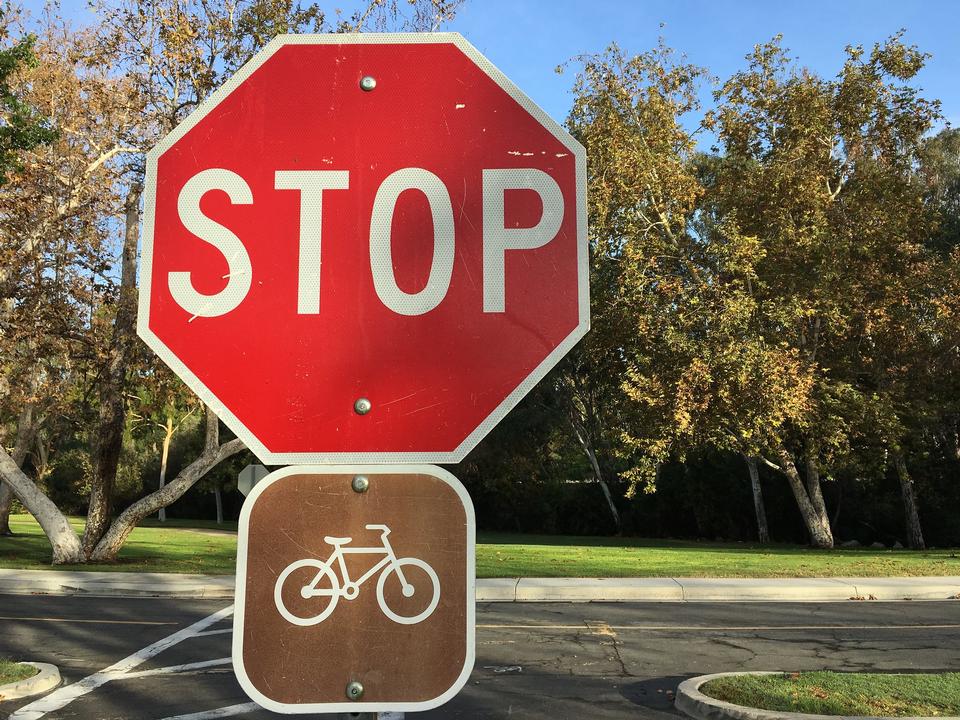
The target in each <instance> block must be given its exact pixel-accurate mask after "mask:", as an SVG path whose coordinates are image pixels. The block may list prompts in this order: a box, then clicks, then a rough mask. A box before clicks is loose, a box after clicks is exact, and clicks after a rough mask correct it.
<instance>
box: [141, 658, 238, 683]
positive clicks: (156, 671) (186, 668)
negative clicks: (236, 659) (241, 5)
mask: <svg viewBox="0 0 960 720" xmlns="http://www.w3.org/2000/svg"><path fill="white" fill-rule="evenodd" d="M230 662H231V660H230V658H228V657H225V658H217V659H216V660H201V661H200V662H192V663H185V664H183V665H168V666H167V667H162V668H152V669H150V670H141V671H140V672H133V673H124V675H123V679H124V680H130V679H132V678H142V677H149V676H150V675H173V674H175V673H183V672H190V671H191V670H204V669H206V668H211V667H217V666H218V665H229V664H230Z"/></svg>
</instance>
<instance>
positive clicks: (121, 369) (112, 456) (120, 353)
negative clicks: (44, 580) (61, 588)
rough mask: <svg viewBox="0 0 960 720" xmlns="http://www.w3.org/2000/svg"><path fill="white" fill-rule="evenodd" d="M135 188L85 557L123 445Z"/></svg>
mask: <svg viewBox="0 0 960 720" xmlns="http://www.w3.org/2000/svg"><path fill="white" fill-rule="evenodd" d="M140 190H141V187H140V185H139V183H134V184H133V185H132V186H131V187H130V191H129V192H128V193H127V200H126V219H125V228H124V238H123V257H122V264H121V271H120V296H119V299H118V300H117V316H116V318H115V320H114V323H113V336H112V339H111V347H110V353H109V360H108V365H107V372H106V373H104V376H103V378H102V380H101V382H100V392H99V402H100V408H99V417H98V422H97V427H96V429H95V433H94V441H93V452H92V453H91V460H92V466H93V467H92V478H91V489H90V504H89V507H88V509H87V524H86V527H84V531H83V550H84V553H85V554H87V555H88V556H89V554H90V553H92V552H93V549H94V547H96V545H97V543H98V542H99V540H100V538H102V537H103V534H104V533H105V532H106V530H107V527H108V526H109V524H110V515H111V512H112V510H113V489H114V484H115V483H116V479H117V466H118V465H119V464H120V451H121V449H122V447H123V429H124V425H125V421H126V412H125V411H126V408H125V407H124V389H125V386H126V379H127V369H128V368H129V366H130V365H131V360H132V356H133V350H134V348H135V347H136V345H135V343H136V332H135V331H136V326H135V323H136V308H137V289H136V275H137V238H138V233H139V227H140Z"/></svg>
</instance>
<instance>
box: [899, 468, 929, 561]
mask: <svg viewBox="0 0 960 720" xmlns="http://www.w3.org/2000/svg"><path fill="white" fill-rule="evenodd" d="M893 464H894V465H895V466H896V468H897V477H898V478H899V479H900V497H901V498H902V499H903V519H904V521H905V523H906V526H907V547H909V548H910V549H912V550H923V549H925V548H926V545H925V544H924V542H923V530H922V528H921V527H920V514H919V513H918V512H917V496H916V491H915V489H914V487H913V478H912V477H910V473H909V472H908V471H907V461H906V459H905V458H904V457H903V453H900V452H896V453H894V455H893Z"/></svg>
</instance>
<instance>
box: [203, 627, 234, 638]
mask: <svg viewBox="0 0 960 720" xmlns="http://www.w3.org/2000/svg"><path fill="white" fill-rule="evenodd" d="M232 632H233V628H223V629H222V630H207V631H206V632H199V633H197V634H196V635H194V637H206V636H207V635H225V634H226V633H232Z"/></svg>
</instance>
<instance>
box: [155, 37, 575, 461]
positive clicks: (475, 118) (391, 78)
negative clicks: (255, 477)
mask: <svg viewBox="0 0 960 720" xmlns="http://www.w3.org/2000/svg"><path fill="white" fill-rule="evenodd" d="M585 175H586V159H585V153H584V150H583V148H582V147H581V146H580V145H579V144H578V143H577V142H576V141H575V140H573V138H571V137H570V136H569V135H568V134H567V133H566V132H565V131H564V130H563V129H562V128H561V127H560V126H559V125H558V124H557V123H556V122H554V121H553V120H551V119H550V118H549V117H548V116H547V115H546V114H545V113H544V112H543V111H542V110H540V109H539V108H538V107H537V106H536V105H535V104H534V103H533V102H532V101H531V100H530V99H529V98H527V97H526V96H525V95H524V94H523V93H521V92H520V91H519V90H518V89H517V88H516V87H515V86H514V85H513V84H512V83H511V82H510V81H509V80H508V79H507V78H506V77H505V76H504V75H503V74H502V73H500V72H499V71H498V70H497V69H496V68H495V67H493V65H491V64H490V62H489V61H487V60H486V59H485V58H484V57H483V56H482V55H481V54H480V53H479V52H478V51H477V50H476V49H475V48H473V47H472V46H471V45H470V44H469V43H467V42H466V41H465V40H464V39H463V38H462V37H460V36H459V35H457V34H447V33H443V34H431V35H403V34H399V35H393V34H391V35H298V36H283V37H279V38H277V39H275V40H274V41H272V42H271V43H270V44H269V45H268V46H267V47H266V48H265V49H264V50H263V51H262V52H261V53H260V54H258V55H257V56H256V57H255V58H254V59H253V60H251V61H250V63H248V64H247V65H246V66H245V67H244V68H243V69H242V70H241V71H240V72H238V73H237V74H236V75H235V76H234V77H232V78H231V79H230V80H229V81H228V82H227V83H226V84H225V85H224V86H223V87H222V88H221V89H220V90H219V91H217V92H216V93H215V94H214V95H213V96H212V97H211V98H210V100H208V101H207V102H206V103H205V104H204V105H203V106H202V107H200V108H199V109H198V110H197V111H196V112H194V113H193V114H192V115H191V116H190V117H189V118H187V120H186V121H184V122H183V123H182V124H181V125H180V126H179V127H177V128H176V130H174V132H173V133H171V134H170V135H169V136H168V137H166V138H165V139H164V140H163V141H162V142H161V143H160V144H159V145H158V146H157V147H156V148H154V149H153V150H152V151H151V152H150V154H149V156H148V166H147V190H146V195H145V221H144V230H143V252H142V269H141V291H140V314H139V322H138V332H139V334H140V336H141V337H142V338H143V339H144V340H145V341H146V342H147V344H148V345H150V347H151V348H153V350H154V351H155V352H157V354H158V355H159V356H160V357H161V358H162V359H163V360H164V361H165V362H166V363H167V364H169V365H170V366H171V368H173V370H174V371H175V372H176V373H177V374H178V375H180V377H181V378H183V379H184V381H185V382H186V383H187V384H188V385H189V386H190V387H191V388H192V389H193V391H194V392H196V393H197V394H198V395H199V396H200V397H201V398H202V399H203V400H204V401H206V402H207V403H208V404H209V405H210V406H211V407H212V408H213V409H214V410H215V411H216V412H217V413H218V414H219V415H220V417H221V418H222V419H223V420H224V421H225V422H226V423H227V424H228V425H229V426H230V427H231V428H232V429H233V430H234V431H235V432H236V433H237V435H238V436H239V437H240V438H241V439H242V440H244V442H245V443H246V444H247V445H248V447H250V449H251V450H253V451H254V452H255V453H256V454H257V455H258V456H259V457H260V458H261V459H262V460H263V461H264V462H265V463H268V464H293V463H307V462H321V463H322V462H456V461H459V460H460V459H462V458H463V456H464V455H466V453H467V452H469V451H470V449H471V448H473V446H474V445H476V443H477V442H478V441H479V440H480V439H481V438H482V437H483V436H484V435H485V434H486V433H487V432H488V431H489V430H490V429H491V428H492V427H493V426H494V425H495V424H496V423H497V422H498V421H499V420H500V419H501V418H502V417H503V416H504V415H505V414H506V413H507V412H508V411H509V410H510V409H511V408H512V407H513V406H514V405H515V404H516V403H517V402H518V401H519V400H520V398H522V397H523V395H524V394H525V393H526V392H527V391H529V390H530V388H532V387H533V385H534V384H535V383H536V382H537V381H538V380H540V379H541V378H542V377H543V376H544V375H545V374H546V372H547V371H548V370H549V369H550V368H551V367H552V366H553V365H554V364H555V363H556V362H557V361H558V360H559V359H560V358H561V357H562V356H563V355H564V353H566V352H567V351H568V350H569V349H570V348H571V347H572V346H573V345H574V344H575V343H576V342H577V340H579V339H580V338H581V337H582V336H583V334H584V333H585V332H586V331H587V329H588V327H589V298H588V287H587V284H588V269H587V262H588V261H587V238H586V208H585V184H586V179H585Z"/></svg>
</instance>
